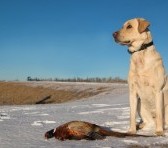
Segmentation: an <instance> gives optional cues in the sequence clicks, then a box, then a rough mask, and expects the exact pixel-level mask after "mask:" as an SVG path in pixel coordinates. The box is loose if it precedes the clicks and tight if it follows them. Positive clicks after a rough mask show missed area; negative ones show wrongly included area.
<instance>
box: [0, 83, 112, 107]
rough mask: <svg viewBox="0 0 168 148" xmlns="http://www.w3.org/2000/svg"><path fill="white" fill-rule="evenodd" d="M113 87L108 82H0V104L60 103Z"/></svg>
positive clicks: (96, 93)
mask: <svg viewBox="0 0 168 148" xmlns="http://www.w3.org/2000/svg"><path fill="white" fill-rule="evenodd" d="M113 89H115V88H113V87H111V86H110V84H92V83H59V82H58V83H56V82H53V83H52V82H39V83H38V82H0V105H25V104H49V103H62V102H67V101H71V100H76V99H81V98H88V97H91V96H95V95H98V94H100V93H103V92H105V91H109V90H113Z"/></svg>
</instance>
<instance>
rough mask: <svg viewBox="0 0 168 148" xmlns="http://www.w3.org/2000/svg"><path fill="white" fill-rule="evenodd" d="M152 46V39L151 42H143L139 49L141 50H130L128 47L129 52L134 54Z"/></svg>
mask: <svg viewBox="0 0 168 148" xmlns="http://www.w3.org/2000/svg"><path fill="white" fill-rule="evenodd" d="M150 46H153V41H151V42H149V43H146V44H142V45H141V47H140V49H139V50H136V51H130V50H129V49H128V53H129V54H131V55H132V54H134V53H135V52H139V51H142V50H145V49H147V48H148V47H150Z"/></svg>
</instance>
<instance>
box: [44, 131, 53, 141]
mask: <svg viewBox="0 0 168 148" xmlns="http://www.w3.org/2000/svg"><path fill="white" fill-rule="evenodd" d="M54 133H55V129H52V130H50V131H48V132H46V133H45V135H44V137H45V139H50V138H53V137H54Z"/></svg>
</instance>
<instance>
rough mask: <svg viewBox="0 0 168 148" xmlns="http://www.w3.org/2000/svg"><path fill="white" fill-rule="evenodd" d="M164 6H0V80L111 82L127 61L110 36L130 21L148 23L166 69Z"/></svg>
mask: <svg viewBox="0 0 168 148" xmlns="http://www.w3.org/2000/svg"><path fill="white" fill-rule="evenodd" d="M167 10H168V1H167V0H141V1H139V0H126V1H124V0H123V1H122V0H120V1H117V0H0V80H15V79H18V80H26V77H27V76H31V77H40V78H55V77H59V78H69V77H72V78H73V77H84V78H85V77H110V76H111V77H116V76H119V77H121V78H124V79H126V78H127V73H128V68H129V58H130V55H129V54H128V53H127V47H124V46H120V45H118V44H116V43H115V42H114V40H113V38H112V32H114V31H116V30H118V29H119V28H120V27H121V26H122V24H123V23H124V22H125V21H126V20H128V19H132V18H135V17H143V18H145V19H147V20H149V21H150V22H151V26H150V30H151V31H152V34H153V38H154V43H155V45H156V48H157V50H158V51H159V52H160V54H161V55H162V57H163V60H164V65H165V68H166V70H167V69H168V47H166V44H167V43H168V11H167Z"/></svg>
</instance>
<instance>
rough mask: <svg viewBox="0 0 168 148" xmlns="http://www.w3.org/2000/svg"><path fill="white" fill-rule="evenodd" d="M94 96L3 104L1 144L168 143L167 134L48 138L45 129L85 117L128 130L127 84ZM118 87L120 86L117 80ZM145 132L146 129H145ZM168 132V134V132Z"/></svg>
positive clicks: (23, 147)
mask: <svg viewBox="0 0 168 148" xmlns="http://www.w3.org/2000/svg"><path fill="white" fill-rule="evenodd" d="M121 85H122V87H121V90H120V93H119V90H117V92H115V93H114V91H111V93H110V91H108V92H104V93H101V94H99V95H97V96H93V97H91V98H89V99H88V98H87V99H82V100H76V101H73V102H68V103H62V104H52V105H31V106H30V105H29V106H28V105H26V106H0V148H53V147H56V148H112V147H114V148H115V147H116V148H120V147H128V148H131V147H151V148H153V147H165V148H166V147H168V136H165V137H149V138H146V137H126V138H115V137H107V138H106V139H104V140H95V141H87V140H81V141H74V140H72V141H70V140H67V141H63V142H62V141H58V140H55V139H50V140H48V141H46V140H45V139H44V133H45V132H46V131H48V130H50V129H52V128H55V127H57V126H58V125H60V124H63V123H65V122H68V121H72V120H83V121H88V122H92V123H96V124H98V125H102V126H107V127H109V128H111V129H112V130H116V131H121V132H126V131H127V129H128V126H129V103H128V92H127V91H123V87H124V88H126V89H127V87H128V86H127V85H125V84H120V86H121ZM115 87H118V86H117V85H116V84H115ZM141 133H142V134H143V132H141ZM166 135H167V134H166Z"/></svg>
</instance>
